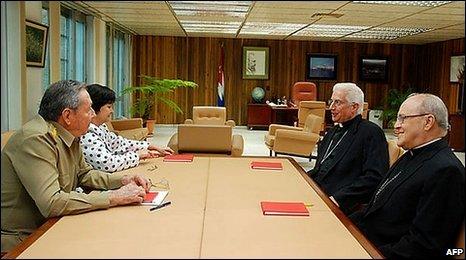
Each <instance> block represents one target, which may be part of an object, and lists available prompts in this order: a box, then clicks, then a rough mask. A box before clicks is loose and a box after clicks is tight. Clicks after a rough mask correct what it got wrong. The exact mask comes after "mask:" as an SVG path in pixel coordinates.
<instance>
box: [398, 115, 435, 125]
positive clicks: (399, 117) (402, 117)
mask: <svg viewBox="0 0 466 260" xmlns="http://www.w3.org/2000/svg"><path fill="white" fill-rule="evenodd" d="M427 115H430V114H429V113H424V114H417V115H398V116H397V117H396V121H397V122H400V123H401V124H403V122H404V121H405V119H406V118H410V117H420V116H427Z"/></svg>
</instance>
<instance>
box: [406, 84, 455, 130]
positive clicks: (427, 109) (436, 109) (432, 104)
mask: <svg viewBox="0 0 466 260" xmlns="http://www.w3.org/2000/svg"><path fill="white" fill-rule="evenodd" d="M414 96H420V97H421V102H420V104H419V106H418V112H419V113H426V114H427V113H428V114H432V115H434V117H435V120H436V121H437V124H438V126H439V127H440V128H442V129H443V130H444V131H445V133H446V132H447V131H448V129H449V124H448V109H447V106H446V105H445V103H443V101H442V99H440V98H439V97H437V96H436V95H432V94H428V93H413V94H411V95H409V96H408V98H410V97H414Z"/></svg>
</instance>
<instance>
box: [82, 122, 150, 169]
mask: <svg viewBox="0 0 466 260" xmlns="http://www.w3.org/2000/svg"><path fill="white" fill-rule="evenodd" d="M80 143H81V148H82V150H83V154H84V158H85V160H86V162H87V163H88V164H90V165H92V167H94V169H98V170H101V171H105V172H115V171H121V170H124V169H128V168H131V167H134V166H137V165H139V156H138V154H137V153H136V151H139V150H142V149H147V147H149V143H148V142H145V141H135V140H130V139H126V138H124V137H121V136H118V135H116V134H115V133H113V132H110V130H108V128H107V125H105V124H102V125H100V126H96V125H94V124H92V123H91V124H90V126H89V130H88V131H87V133H86V134H85V135H84V136H82V137H81V139H80Z"/></svg>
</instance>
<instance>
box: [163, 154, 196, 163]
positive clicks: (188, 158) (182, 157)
mask: <svg viewBox="0 0 466 260" xmlns="http://www.w3.org/2000/svg"><path fill="white" fill-rule="evenodd" d="M193 159H194V154H171V155H167V156H165V157H163V161H164V162H192V161H193Z"/></svg>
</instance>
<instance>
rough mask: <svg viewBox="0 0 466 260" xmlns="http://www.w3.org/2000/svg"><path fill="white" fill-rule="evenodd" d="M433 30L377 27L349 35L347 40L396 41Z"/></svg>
mask: <svg viewBox="0 0 466 260" xmlns="http://www.w3.org/2000/svg"><path fill="white" fill-rule="evenodd" d="M431 30H432V29H431V28H394V27H376V28H371V29H369V30H365V31H360V32H357V33H354V34H351V35H348V36H346V37H345V38H359V39H379V40H394V39H397V38H400V37H404V36H410V35H416V34H419V33H423V32H428V31H431Z"/></svg>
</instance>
